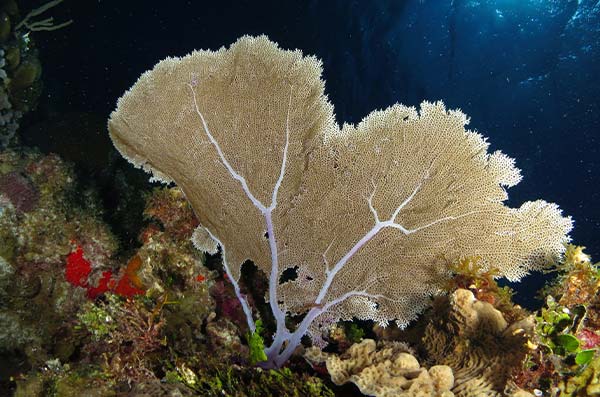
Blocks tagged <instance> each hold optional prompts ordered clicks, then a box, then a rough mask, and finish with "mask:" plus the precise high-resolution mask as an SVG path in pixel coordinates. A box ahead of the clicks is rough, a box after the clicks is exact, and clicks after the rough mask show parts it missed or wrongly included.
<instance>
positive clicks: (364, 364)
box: [304, 339, 454, 397]
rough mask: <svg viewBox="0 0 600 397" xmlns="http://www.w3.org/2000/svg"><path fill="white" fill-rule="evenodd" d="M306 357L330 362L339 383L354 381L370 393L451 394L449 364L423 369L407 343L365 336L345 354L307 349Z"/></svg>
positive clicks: (410, 396) (425, 396)
mask: <svg viewBox="0 0 600 397" xmlns="http://www.w3.org/2000/svg"><path fill="white" fill-rule="evenodd" d="M304 357H305V358H306V359H307V360H308V361H309V362H310V363H312V364H313V365H314V364H321V363H323V362H325V363H326V366H327V371H328V372H329V374H330V375H331V380H332V381H333V383H335V384H336V385H342V384H344V383H346V382H352V383H354V384H355V385H356V386H358V388H359V389H360V391H361V393H363V394H365V395H368V396H377V397H386V396H387V397H391V396H406V397H429V396H430V397H451V396H454V394H453V393H452V392H451V391H450V390H451V388H452V386H453V385H454V376H453V374H452V369H451V368H450V367H448V366H445V365H437V366H433V367H431V368H429V369H426V368H422V367H421V366H420V365H419V362H418V361H417V359H416V358H415V357H414V356H412V355H411V354H410V353H409V352H408V351H407V350H406V347H405V346H404V345H403V344H400V343H394V342H384V343H382V344H380V345H379V346H377V344H376V343H375V341H374V340H372V339H365V340H363V341H362V342H360V343H357V344H354V345H352V346H351V347H350V348H349V349H348V350H347V351H346V352H345V353H344V354H342V355H339V356H338V355H336V354H328V353H323V352H321V350H320V349H318V348H315V347H313V348H310V349H307V351H306V353H305V355H304Z"/></svg>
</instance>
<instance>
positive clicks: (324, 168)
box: [0, 1, 600, 396]
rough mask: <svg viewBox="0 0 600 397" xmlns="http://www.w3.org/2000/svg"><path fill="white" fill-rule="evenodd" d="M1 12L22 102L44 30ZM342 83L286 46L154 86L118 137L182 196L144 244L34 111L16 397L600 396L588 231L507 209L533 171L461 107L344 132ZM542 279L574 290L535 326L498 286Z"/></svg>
mask: <svg viewBox="0 0 600 397" xmlns="http://www.w3.org/2000/svg"><path fill="white" fill-rule="evenodd" d="M51 3H54V2H51ZM2 4H4V6H3V7H4V8H3V9H2V16H1V18H0V25H1V26H0V41H1V42H2V43H3V44H2V45H3V48H4V50H3V62H4V63H3V65H4V66H3V68H4V69H3V70H4V71H5V74H6V75H7V79H8V80H10V82H9V83H7V84H5V86H4V89H3V90H4V91H3V92H5V93H6V95H5V96H6V101H8V103H9V104H10V103H14V104H15V105H14V106H15V107H17V102H14V101H17V98H18V97H20V95H21V94H17V93H19V92H21V91H19V90H25V91H27V92H30V93H33V92H34V90H32V89H29V88H27V87H33V86H35V84H36V83H35V81H36V79H37V77H35V78H33V80H32V82H29V83H27V82H25V83H22V81H24V80H19V78H18V77H15V76H18V75H21V74H26V72H25V71H19V70H21V68H30V66H23V65H25V64H26V65H31V64H32V62H33V64H37V65H38V67H39V63H35V62H36V61H35V53H34V52H30V50H28V49H27V48H28V47H27V45H25V44H23V40H25V39H24V37H23V35H24V34H23V33H21V34H20V36H19V34H16V35H14V34H12V35H11V37H12V38H11V39H7V38H6V37H5V36H3V33H2V32H3V31H4V30H7V29H8V31H9V32H12V33H15V32H17V33H18V32H20V30H16V31H15V27H14V25H13V24H9V25H8V27H6V26H5V25H4V24H5V23H6V22H5V21H6V20H8V21H13V20H15V19H16V18H17V15H18V14H17V13H16V11H15V12H13V13H11V8H10V7H8V6H7V4H9V5H10V4H12V2H10V1H8V2H6V1H5V2H2ZM13 11H14V10H13ZM31 23H32V22H30V24H31ZM20 29H24V28H23V27H20ZM30 29H31V27H30ZM3 37H4V38H3ZM14 37H17V42H13V41H12V40H14ZM15 51H16V52H18V53H19V56H20V57H21V59H20V60H19V59H17V60H15V56H16V55H14V54H16V52H15ZM9 54H13V55H11V56H10V57H9ZM17 58H18V57H17ZM190 76H194V77H193V79H192V80H190ZM320 76H321V64H320V61H318V60H317V59H315V58H312V57H306V56H303V55H302V53H300V52H299V51H286V50H282V49H280V48H279V47H278V46H277V45H276V44H275V43H273V42H271V41H269V40H268V39H267V38H266V37H243V38H241V39H240V40H238V41H237V42H236V43H234V44H233V45H232V46H231V47H230V48H228V49H221V50H218V51H216V52H212V51H197V52H193V53H192V54H190V55H188V56H186V57H183V58H169V59H167V60H165V61H162V62H160V63H159V64H157V65H156V66H155V68H154V69H153V70H152V71H149V72H146V73H145V74H143V75H142V77H141V78H140V79H139V80H138V82H137V83H136V84H135V85H134V86H133V87H132V89H131V90H129V91H128V92H127V93H125V95H124V96H123V97H122V98H121V99H120V100H119V101H118V104H117V109H116V110H115V112H113V114H111V116H110V120H109V132H110V136H111V138H112V140H113V143H114V144H115V146H116V148H117V149H118V151H119V152H120V153H121V154H122V155H123V156H124V157H125V158H127V159H128V160H130V161H131V162H132V163H133V164H134V165H135V166H137V167H141V168H143V169H144V170H146V171H148V172H150V173H151V174H152V177H153V178H154V179H155V180H159V181H163V182H174V183H175V184H174V185H173V184H172V185H170V186H167V187H165V186H162V187H154V188H153V189H152V190H148V191H145V192H142V191H140V192H139V195H142V194H143V195H144V197H145V207H144V208H143V209H140V211H139V216H138V217H139V224H141V225H142V226H141V227H138V228H137V235H138V237H137V241H131V242H129V241H124V240H123V239H119V238H117V236H116V235H115V234H114V232H113V229H114V225H109V224H107V223H106V222H105V221H104V219H106V217H105V216H104V215H105V213H104V212H103V209H102V205H101V203H100V200H99V195H98V193H97V192H96V191H94V189H93V188H90V187H86V188H85V189H84V190H83V191H82V185H81V184H80V182H79V181H78V178H77V177H76V172H75V167H76V166H77V165H76V164H70V163H67V162H66V161H64V160H62V159H61V158H60V157H58V156H56V155H54V154H42V153H40V152H39V151H36V149H34V148H26V147H23V146H21V145H19V142H18V134H14V131H13V130H12V129H11V128H12V127H10V125H12V124H10V123H14V122H15V120H17V118H15V117H16V116H14V113H13V116H11V117H12V118H11V119H10V120H12V121H10V122H7V123H5V124H3V125H5V127H3V128H5V130H6V131H4V132H3V133H2V136H3V138H4V139H5V141H3V150H2V152H1V153H0V324H2V325H1V326H0V364H1V365H0V390H2V393H4V394H6V395H10V394H14V395H16V396H81V395H94V396H121V395H132V396H134V395H154V396H162V395H164V396H173V395H185V396H188V395H189V396H192V395H201V396H334V395H340V396H351V395H355V396H360V395H368V396H504V395H512V396H532V395H533V396H596V395H600V381H599V379H598V377H599V374H600V355H599V354H598V346H599V345H600V317H599V315H598V313H599V312H598V305H599V304H600V298H599V294H598V288H599V286H600V273H599V270H598V266H597V265H595V264H594V263H593V262H592V260H591V258H590V257H589V256H588V255H586V254H585V252H584V248H583V247H579V246H576V245H572V244H569V243H568V241H569V240H568V233H569V231H570V229H571V226H572V222H571V219H570V218H568V217H564V216H563V215H562V214H561V212H560V210H559V209H558V207H557V206H556V205H555V204H551V203H547V202H545V201H542V200H538V201H535V202H528V203H525V204H523V205H522V206H521V207H519V208H509V207H507V206H505V204H504V201H505V200H506V198H507V196H506V188H507V187H510V186H512V185H514V184H516V183H518V182H519V181H520V179H521V178H520V173H519V170H518V169H517V168H516V167H515V166H514V161H513V160H512V159H510V158H508V157H507V156H505V155H504V154H502V153H500V152H495V153H488V152H487V143H486V142H485V139H483V138H482V137H481V136H480V135H479V134H477V133H476V132H473V131H470V130H467V129H465V124H466V122H467V119H466V116H464V115H463V114H462V113H461V112H459V111H448V110H446V109H445V107H444V105H443V104H442V103H434V104H432V103H423V104H422V105H421V107H420V109H415V108H409V107H404V106H402V105H394V106H392V107H390V108H388V109H387V110H384V111H378V112H373V113H372V114H370V115H369V116H367V117H366V118H365V119H364V120H363V121H362V122H361V123H359V124H358V125H356V126H351V125H345V126H344V127H343V128H341V129H340V128H339V126H338V125H337V124H335V122H334V118H333V107H332V106H331V104H330V103H329V102H328V100H327V98H326V96H325V95H324V93H323V92H324V91H323V86H324V82H323V81H322V80H321V77H320ZM30 80H31V79H30ZM5 81H6V79H5ZM15 81H19V83H14V82H15ZM27 81H29V80H27ZM267 82H268V84H267ZM26 83H27V84H26ZM11 84H12V85H11ZM17 84H18V85H17ZM167 86H169V87H171V88H170V89H169V90H166V89H165V87H167ZM148 98H152V100H149V99H148ZM5 108H7V109H8V108H10V106H9V105H6V106H5ZM2 112H3V113H2V114H6V115H8V114H9V113H10V112H8V111H7V112H5V111H4V110H3V111H2ZM7 117H8V116H7ZM253 145H255V146H253ZM115 183H118V182H115ZM82 197H83V198H84V199H82ZM534 270H543V271H548V272H551V273H552V275H553V276H552V277H551V281H550V282H549V283H548V284H547V285H546V287H545V288H544V289H543V290H541V291H540V292H539V297H540V298H542V299H543V304H541V308H539V310H536V311H530V310H527V309H525V308H522V307H520V306H519V305H516V304H514V303H513V301H512V297H513V291H512V290H511V289H510V288H508V287H501V286H499V285H498V283H497V280H498V279H500V278H502V277H506V278H508V279H510V280H518V279H520V278H521V277H523V276H525V275H526V274H528V273H529V272H531V271H534Z"/></svg>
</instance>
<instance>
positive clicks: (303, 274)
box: [109, 36, 572, 325]
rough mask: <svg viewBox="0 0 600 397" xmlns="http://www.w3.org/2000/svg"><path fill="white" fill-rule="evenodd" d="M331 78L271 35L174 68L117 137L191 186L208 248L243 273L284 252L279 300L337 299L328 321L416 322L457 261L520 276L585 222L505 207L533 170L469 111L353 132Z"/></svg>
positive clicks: (145, 78) (391, 111) (150, 77)
mask: <svg viewBox="0 0 600 397" xmlns="http://www.w3.org/2000/svg"><path fill="white" fill-rule="evenodd" d="M321 72H322V68H321V63H320V61H318V60H317V59H315V58H313V57H305V56H303V55H302V53H301V52H300V51H286V50H282V49H280V48H279V47H278V46H277V45H276V44H275V43H273V42H271V41H269V40H268V39H267V38H266V37H264V36H261V37H248V36H245V37H242V38H241V39H239V40H238V41H237V42H236V43H234V44H233V45H232V46H231V47H230V48H228V49H225V48H221V49H220V50H218V51H214V52H213V51H195V52H193V53H191V54H189V55H187V56H185V57H183V58H167V59H165V60H163V61H161V62H159V63H158V64H157V65H156V66H155V67H154V68H153V69H152V70H151V71H148V72H146V73H144V74H143V75H142V76H141V77H140V78H139V80H138V81H137V82H136V83H135V85H134V86H133V87H132V88H131V89H130V90H129V91H128V92H126V93H125V94H124V95H123V97H122V98H121V99H120V100H119V102H118V105H117V109H116V110H115V111H114V112H113V113H112V114H111V117H110V120H109V131H110V136H111V138H112V140H113V142H114V144H115V146H116V147H117V149H118V150H119V151H120V152H121V154H123V156H125V157H126V158H127V159H129V160H130V161H131V162H132V163H133V164H134V165H136V166H138V167H142V168H144V169H145V170H147V171H149V172H151V173H152V175H153V177H154V178H155V179H158V180H162V181H165V182H168V181H174V182H175V183H176V184H177V185H178V186H180V187H181V189H182V190H183V191H184V193H185V195H186V197H187V198H188V200H189V201H190V203H191V204H192V206H193V208H194V210H195V212H196V214H197V216H198V218H199V220H200V222H201V225H202V227H204V228H205V230H204V229H203V230H202V232H201V233H200V232H199V233H198V234H197V237H198V238H199V240H203V241H204V243H202V244H200V243H199V244H198V245H200V246H209V245H210V244H206V239H207V238H208V237H210V238H212V239H213V240H214V241H217V242H218V243H219V245H221V246H222V247H223V249H224V253H225V259H226V261H227V263H228V265H229V266H230V268H231V273H232V275H233V277H234V278H235V279H239V276H240V269H241V265H242V263H243V262H244V261H246V260H252V261H254V263H255V264H256V265H257V266H258V267H259V268H260V269H261V270H263V271H264V272H265V273H266V274H267V275H270V274H271V271H272V269H273V268H274V267H273V263H274V258H275V259H276V261H277V269H276V273H277V274H276V275H275V276H276V277H277V280H279V275H280V274H281V273H282V272H283V271H285V270H286V269H289V268H293V269H295V270H296V272H295V274H296V277H295V278H293V279H292V280H289V281H287V282H284V283H281V284H279V285H278V286H277V295H278V296H277V302H278V304H279V305H280V307H281V309H282V310H283V311H287V312H293V313H301V312H305V311H307V310H308V309H310V308H311V307H317V306H318V307H323V306H324V305H327V304H329V303H332V310H330V311H329V313H330V314H329V315H325V314H324V315H323V316H321V317H320V318H319V319H318V320H317V321H321V322H327V321H335V320H337V319H339V318H351V317H352V316H355V317H358V318H365V319H374V320H376V321H378V322H379V323H382V324H385V323H387V322H388V321H389V320H396V321H397V322H398V323H399V324H400V325H405V324H406V323H407V322H408V321H410V320H411V319H413V318H414V317H415V316H416V314H417V313H418V312H419V311H420V310H421V309H422V308H423V307H424V306H425V305H427V303H428V299H429V296H430V295H431V294H434V293H436V292H437V291H439V288H440V286H441V285H442V284H443V283H444V282H445V281H446V280H447V278H448V276H449V270H448V263H449V262H450V261H452V260H455V259H457V258H458V257H461V256H465V255H478V256H480V257H481V263H483V264H484V265H485V266H486V267H487V268H491V267H493V268H497V269H498V270H499V272H500V275H502V276H506V277H507V278H509V279H511V280H517V279H519V278H521V277H523V276H524V275H525V274H527V273H528V272H530V271H532V270H535V269H540V268H542V267H544V266H546V265H548V263H549V262H550V261H552V260H553V259H555V258H556V256H558V255H560V253H561V252H562V251H563V249H564V247H563V243H565V242H566V241H567V240H568V236H567V233H568V232H569V230H570V229H571V226H572V222H571V219H570V218H567V217H563V216H562V215H561V212H560V210H559V208H558V207H557V206H556V205H555V204H550V203H547V202H544V201H541V200H539V201H534V202H527V203H525V204H523V205H522V206H521V207H520V208H516V209H513V208H509V207H507V206H505V205H504V204H503V202H504V201H505V200H506V199H507V193H506V188H508V187H510V186H513V185H515V184H516V183H518V182H519V181H520V179H521V175H520V172H519V170H518V169H517V168H516V167H515V165H514V161H513V159H511V158H509V157H507V156H506V155H504V154H502V153H500V152H495V153H488V143H487V142H486V140H485V139H484V138H483V137H482V136H481V135H480V134H478V133H477V132H474V131H470V130H468V129H465V125H466V124H467V123H468V120H467V117H466V116H465V115H464V114H463V113H462V112H460V111H458V110H451V111H448V110H446V108H445V107H444V105H443V103H441V102H437V103H429V102H423V103H422V104H421V106H420V109H415V108H412V107H406V106H403V105H398V104H396V105H393V106H391V107H389V108H388V109H385V110H382V111H374V112H372V113H371V114H369V115H368V116H367V117H365V119H364V120H363V121H362V122H360V123H359V124H358V125H356V126H355V125H344V126H343V127H341V128H340V127H339V126H338V125H337V124H336V123H335V121H334V117H333V108H332V106H331V104H330V103H329V102H328V100H327V97H326V96H325V94H324V82H323V81H322V80H321ZM265 210H270V211H271V212H270V214H271V220H272V226H273V229H272V231H271V235H270V236H269V235H268V233H267V231H268V227H267V225H266V222H265V219H266V218H265V213H266V212H265ZM207 236H208V237H207ZM200 237H202V238H201V239H200ZM270 238H271V239H273V240H274V243H273V244H272V245H271V244H270ZM212 249H214V247H212ZM333 304H335V307H333Z"/></svg>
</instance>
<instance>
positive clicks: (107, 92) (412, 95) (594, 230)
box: [24, 0, 600, 294]
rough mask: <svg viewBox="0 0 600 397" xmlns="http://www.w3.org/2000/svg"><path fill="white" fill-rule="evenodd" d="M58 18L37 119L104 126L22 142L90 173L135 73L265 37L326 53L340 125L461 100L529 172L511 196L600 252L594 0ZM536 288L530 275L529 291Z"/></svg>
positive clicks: (94, 9) (213, 7) (197, 9)
mask: <svg viewBox="0 0 600 397" xmlns="http://www.w3.org/2000/svg"><path fill="white" fill-rule="evenodd" d="M31 3H33V4H40V3H42V2H31ZM52 15H53V16H54V17H55V18H56V19H57V20H60V19H68V18H73V19H74V23H73V24H72V25H71V26H69V27H68V28H65V29H63V30H60V31H56V32H44V33H40V34H36V35H35V40H36V42H37V43H38V45H39V47H40V51H41V54H42V55H41V57H42V62H43V68H44V69H43V73H44V76H45V77H44V79H45V82H46V91H45V95H44V98H43V100H42V105H41V107H40V112H41V113H42V114H43V116H39V119H42V117H46V118H45V119H44V120H47V119H53V120H55V121H56V120H60V119H62V118H66V116H65V114H71V115H79V114H85V115H86V117H88V119H89V120H97V123H94V122H89V121H88V122H87V124H86V128H85V129H82V131H85V132H82V134H81V135H80V136H77V135H73V131H72V129H71V130H70V129H69V128H67V127H66V126H65V128H62V129H61V128H56V129H54V130H53V132H52V134H50V135H48V134H46V135H45V136H43V134H42V133H36V132H35V131H36V130H35V129H32V130H31V131H32V132H31V133H30V134H29V135H28V136H27V137H24V138H25V139H26V140H28V143H32V144H38V145H41V146H42V147H43V148H45V150H55V151H61V148H62V153H61V154H63V155H64V156H67V157H71V158H73V159H74V161H81V166H82V168H85V169H87V170H89V172H90V175H95V174H94V172H96V171H97V169H101V168H102V167H103V163H104V162H107V161H108V159H109V157H110V156H109V152H110V150H111V144H110V142H109V140H108V137H107V134H106V131H105V130H104V125H103V123H104V120H106V117H107V116H108V114H109V112H110V111H111V110H113V108H114V106H115V102H116V99H117V98H118V97H119V96H121V94H122V93H123V92H124V91H125V90H126V89H127V88H129V87H130V86H131V85H132V84H133V82H135V80H136V79H137V77H138V76H139V75H140V73H142V72H143V71H145V70H147V69H149V68H151V67H152V66H153V65H154V64H155V63H156V62H157V61H158V60H160V59H162V58H164V57H166V56H168V55H185V54H186V53H188V52H190V51H191V50H192V49H195V48H198V49H201V48H202V49H207V48H210V49H216V48H218V47H220V46H223V45H229V44H230V43H232V42H233V41H235V40H236V39H237V38H238V37H239V36H241V35H243V34H263V33H264V34H267V35H268V36H269V37H270V38H271V39H272V40H274V41H277V42H278V43H279V44H280V46H282V47H283V48H300V49H302V50H303V51H304V52H305V53H307V54H315V55H317V56H318V57H319V58H321V59H322V60H323V62H324V69H325V72H324V78H325V79H326V82H327V85H326V90H327V93H328V95H329V97H330V99H331V100H332V102H333V104H334V105H335V109H336V114H337V118H338V121H339V122H344V121H346V122H353V123H354V122H358V121H360V120H361V118H362V117H364V116H365V115H366V114H368V113H369V112H370V111H371V110H373V109H375V108H385V107H387V106H388V105H391V104H393V103H394V102H402V103H404V104H408V105H415V106H416V105H418V104H419V103H420V102H421V101H422V100H425V99H427V100H438V99H442V100H443V101H444V102H445V103H446V104H447V106H448V107H450V108H461V109H462V110H463V111H464V112H465V113H466V114H467V115H469V116H470V117H471V124H470V127H471V128H474V129H477V130H478V131H479V132H481V133H482V134H483V135H485V136H487V137H489V140H490V142H491V144H492V146H491V149H492V150H496V149H501V150H502V151H504V152H505V153H507V154H509V155H510V156H512V157H515V158H516V159H517V165H518V166H519V167H520V168H521V169H522V170H523V175H524V179H523V181H522V182H521V183H520V184H519V185H517V186H516V187H514V188H512V189H510V191H509V196H510V204H511V205H512V206H518V205H520V204H521V203H522V202H523V201H526V200H533V199H537V198H544V199H545V200H547V201H552V202H556V203H558V204H559V205H560V206H561V208H562V209H563V210H564V212H565V213H566V214H568V215H571V216H573V218H574V219H575V229H574V231H573V233H572V236H573V238H574V242H575V243H577V244H580V245H585V246H588V252H589V253H591V254H592V255H594V256H595V258H596V260H600V234H599V230H600V206H599V205H598V202H599V201H600V187H599V186H600V169H599V167H600V99H599V98H598V96H599V93H600V79H599V78H598V75H599V73H600V2H599V1H588V0H581V1H576V0H575V1H567V0H565V1H557V0H497V1H492V0H487V1H467V0H453V1H452V0H421V1H419V0H411V1H399V0H390V1H346V0H338V1H307V2H302V1H283V0H276V1H268V2H261V1H254V0H253V1H231V2H230V1H179V0H177V1H175V0H173V1H168V2H167V1H147V0H146V1H141V0H127V1H123V0H98V1H92V0H66V1H65V2H64V3H63V4H61V5H60V6H58V7H56V8H55V9H54V10H53V11H52ZM70 117H77V116H70ZM38 122H39V120H38ZM56 122H58V121H56ZM31 124H35V122H33V121H32V122H31ZM90 159H95V161H91V160H90ZM86 167H87V168H86ZM539 283H540V280H539V279H536V278H535V277H534V278H528V279H527V280H526V288H524V289H525V290H534V289H535V288H537V286H538V285H539ZM523 294H525V292H524V291H523Z"/></svg>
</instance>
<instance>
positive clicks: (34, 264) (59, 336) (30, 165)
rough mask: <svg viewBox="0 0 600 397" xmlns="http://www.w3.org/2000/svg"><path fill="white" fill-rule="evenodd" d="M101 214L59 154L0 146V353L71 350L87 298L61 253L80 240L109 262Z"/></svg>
mask: <svg viewBox="0 0 600 397" xmlns="http://www.w3.org/2000/svg"><path fill="white" fill-rule="evenodd" d="M77 197H80V198H83V197H85V199H86V200H85V201H86V202H83V203H82V202H78V200H77V199H76V198H77ZM100 215H101V214H100V212H99V211H98V206H97V204H95V203H94V201H93V197H92V196H89V195H88V194H87V192H80V191H77V185H76V184H75V182H74V177H73V171H72V169H71V167H70V166H68V165H67V164H65V163H64V162H63V161H61V160H60V159H59V158H58V157H56V156H53V155H48V156H43V155H41V154H39V153H36V152H33V151H26V152H22V153H17V152H14V151H11V150H5V151H3V152H2V153H0V257H1V258H2V259H1V260H0V264H1V266H0V269H1V270H0V279H1V280H0V285H2V286H4V288H2V291H1V292H0V295H2V299H0V321H1V323H2V324H3V325H5V326H3V327H0V356H1V357H6V356H7V355H15V356H24V357H26V359H25V360H22V361H24V362H25V363H26V364H24V365H25V368H27V367H28V366H31V367H35V366H38V365H40V364H41V363H44V362H45V361H46V360H47V359H49V358H51V357H56V358H59V359H60V360H67V359H68V358H69V357H70V355H71V354H73V352H74V350H75V343H73V339H76V335H75V334H76V332H75V331H74V330H73V328H72V327H73V321H74V319H75V318H76V313H77V311H78V310H79V306H80V305H81V304H82V303H83V302H85V300H86V298H85V295H84V294H83V293H82V292H81V291H79V290H78V289H77V288H74V287H73V286H72V285H71V284H70V283H69V282H68V281H67V280H66V279H65V275H64V261H65V258H66V256H67V255H68V254H69V252H70V251H71V250H72V249H73V247H74V242H77V244H79V245H81V246H82V247H85V249H86V250H87V252H89V253H90V259H91V261H92V263H93V264H94V267H95V268H102V267H106V266H109V264H110V258H111V256H112V255H113V252H114V251H115V249H116V242H115V240H114V238H113V236H112V235H111V233H110V231H109V230H108V228H107V227H106V225H104V224H103V223H102V222H101V221H100ZM40 313H44V315H43V316H40ZM15 370H19V368H15Z"/></svg>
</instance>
